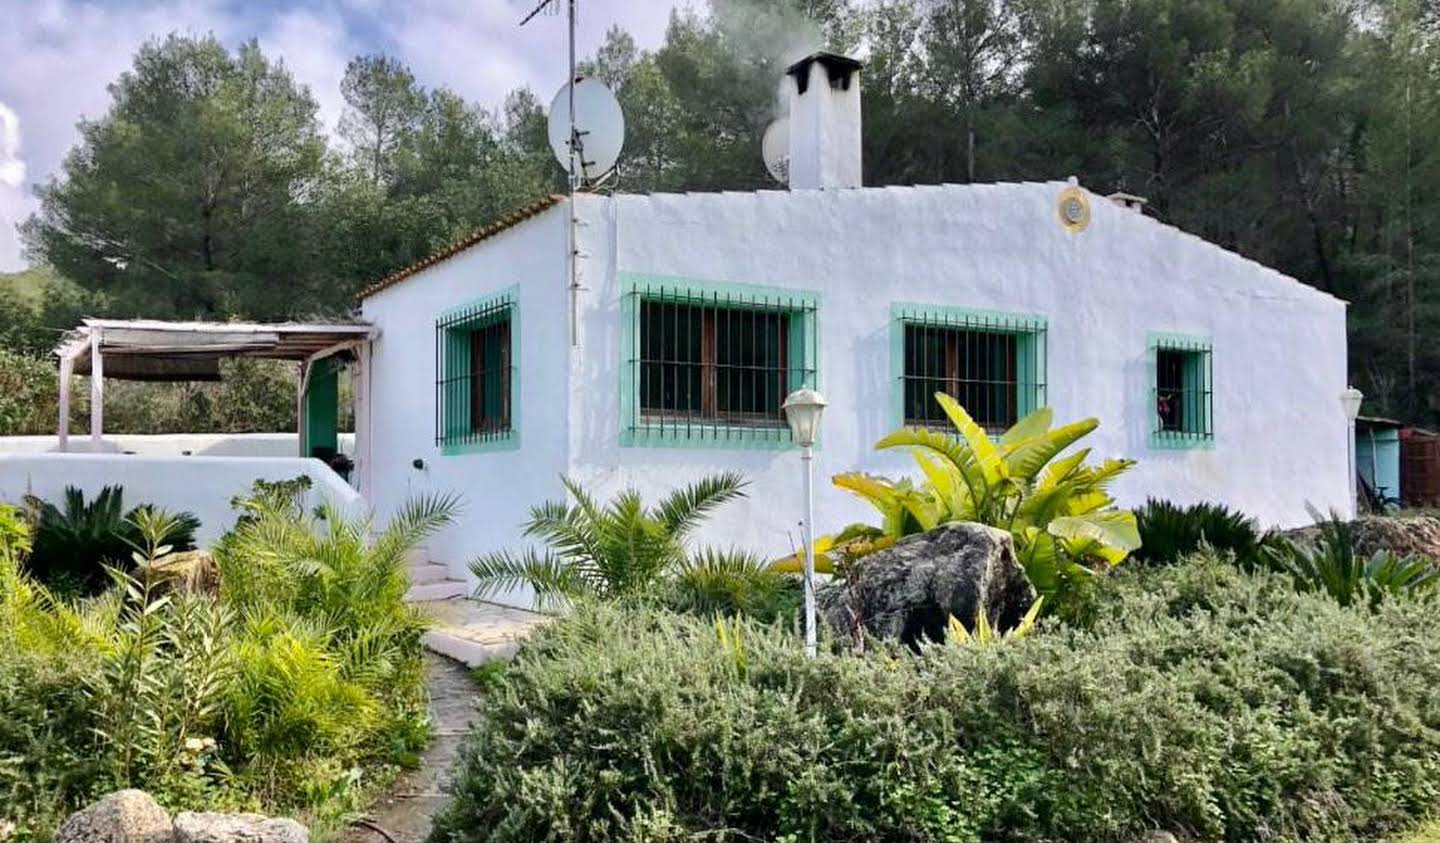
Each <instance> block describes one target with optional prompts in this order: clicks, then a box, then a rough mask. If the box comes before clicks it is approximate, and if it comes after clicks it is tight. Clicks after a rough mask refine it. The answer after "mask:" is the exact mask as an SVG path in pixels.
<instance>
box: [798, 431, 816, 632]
mask: <svg viewBox="0 0 1440 843" xmlns="http://www.w3.org/2000/svg"><path fill="white" fill-rule="evenodd" d="M800 462H801V463H803V464H804V466H805V534H804V541H805V655H807V656H809V657H810V658H812V659H813V658H815V652H816V644H815V526H814V525H815V460H814V452H813V449H812V448H811V447H810V446H809V445H806V446H804V447H803V448H801V449H800Z"/></svg>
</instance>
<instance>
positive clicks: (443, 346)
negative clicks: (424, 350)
mask: <svg viewBox="0 0 1440 843" xmlns="http://www.w3.org/2000/svg"><path fill="white" fill-rule="evenodd" d="M514 308H515V301H514V299H513V297H512V296H511V295H509V294H506V295H502V296H500V297H498V298H494V299H488V300H486V301H484V302H479V303H476V304H475V305H472V306H469V307H464V308H460V309H458V310H454V311H450V312H448V313H446V314H445V315H444V316H442V317H441V319H440V320H439V321H437V322H436V323H435V373H436V381H435V441H436V443H437V444H440V445H465V444H473V443H479V442H488V441H493V440H496V439H502V438H505V437H508V436H510V435H511V433H512V432H513V427H512V410H513V408H512V407H511V384H512V382H513V378H514V377H515V366H514V362H513V356H512V354H511V350H510V336H511V318H512V316H513V313H514Z"/></svg>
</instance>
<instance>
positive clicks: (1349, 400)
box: [1340, 386, 1365, 422]
mask: <svg viewBox="0 0 1440 843" xmlns="http://www.w3.org/2000/svg"><path fill="white" fill-rule="evenodd" d="M1364 400H1365V393H1363V392H1361V391H1360V390H1358V389H1356V388H1355V387H1353V386H1352V387H1350V388H1348V389H1346V390H1345V391H1344V392H1342V393H1340V406H1341V407H1344V408H1345V418H1346V419H1349V420H1350V421H1352V422H1353V421H1355V418H1356V417H1357V416H1359V415H1360V403H1361V402H1362V401H1364Z"/></svg>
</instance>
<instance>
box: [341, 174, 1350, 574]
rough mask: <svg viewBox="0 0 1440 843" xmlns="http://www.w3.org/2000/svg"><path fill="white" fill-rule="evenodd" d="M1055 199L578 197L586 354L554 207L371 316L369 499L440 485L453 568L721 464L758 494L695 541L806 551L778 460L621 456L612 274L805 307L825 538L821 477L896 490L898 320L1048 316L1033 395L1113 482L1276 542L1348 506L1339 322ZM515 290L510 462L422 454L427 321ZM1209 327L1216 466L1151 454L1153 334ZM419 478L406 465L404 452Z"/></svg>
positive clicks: (827, 511)
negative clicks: (812, 330) (716, 287)
mask: <svg viewBox="0 0 1440 843" xmlns="http://www.w3.org/2000/svg"><path fill="white" fill-rule="evenodd" d="M1065 187H1066V185H1065V184H1064V183H1058V182H1057V183H1048V184H1025V185H981V186H970V187H956V186H945V187H917V188H881V189H864V190H840V191H823V192H821V191H796V192H781V191H774V192H761V193H724V194H702V195H656V196H619V197H613V198H612V197H583V198H582V200H581V205H580V211H581V216H582V218H583V222H584V225H583V226H582V227H581V229H580V242H579V250H580V252H581V253H582V255H583V256H584V257H583V258H582V262H581V280H582V283H583V285H584V287H585V291H584V293H583V294H582V298H581V306H582V329H581V345H580V346H579V348H576V349H571V348H570V346H569V344H568V338H567V336H566V313H567V311H566V307H567V304H566V293H565V283H566V279H565V275H564V273H565V270H564V263H563V254H564V248H565V231H564V224H565V213H564V211H565V208H564V206H563V205H561V206H557V207H556V208H555V209H552V210H551V211H548V212H546V213H545V214H543V215H541V216H539V217H536V218H534V219H532V220H530V221H527V222H525V223H522V224H521V225H520V226H518V227H516V228H515V229H512V230H510V231H507V232H505V233H502V234H500V235H498V236H497V237H495V238H493V239H491V240H489V241H486V242H483V243H481V244H479V245H478V246H476V247H474V248H472V249H469V250H467V251H465V252H463V253H461V254H460V255H457V256H455V257H453V258H451V259H449V260H447V261H444V262H442V263H440V264H438V265H436V266H434V267H432V268H430V269H427V270H425V271H424V272H422V273H421V274H420V275H419V276H417V277H415V278H411V279H409V280H406V281H405V282H403V283H401V284H399V285H398V286H396V287H393V288H391V289H389V290H386V291H384V292H381V293H379V294H378V295H376V296H373V297H372V298H370V299H369V300H368V301H367V302H366V303H365V307H364V314H365V316H366V318H368V319H372V320H374V321H375V322H376V324H377V325H378V326H379V327H380V330H381V336H380V339H379V341H378V342H377V344H376V347H375V356H374V366H375V371H374V384H373V386H374V397H375V410H374V424H375V457H376V466H375V471H376V474H375V478H376V482H375V486H376V491H375V500H374V503H375V504H376V506H377V508H378V509H379V510H380V511H381V512H382V513H383V512H385V511H386V510H387V509H388V508H390V507H393V506H394V505H395V504H396V503H398V502H399V501H400V500H403V499H404V497H405V496H406V495H407V494H410V493H412V492H414V491H418V490H422V489H425V490H430V489H434V490H454V491H459V492H461V493H463V494H464V496H465V498H466V503H467V506H468V509H467V512H466V515H465V518H464V520H463V521H462V522H461V524H460V525H459V526H458V527H457V528H455V529H453V530H450V531H448V532H447V533H446V534H445V535H444V536H442V537H440V538H439V539H438V540H437V541H436V542H435V543H434V544H433V545H432V556H433V557H435V558H437V559H438V560H440V561H444V562H447V563H449V564H451V565H452V566H454V567H455V569H456V570H457V572H458V571H459V570H460V569H461V567H462V566H463V561H464V560H465V559H468V558H470V557H471V556H473V555H475V553H477V552H480V551H484V550H490V549H496V548H506V547H509V548H516V547H520V546H523V544H524V543H525V542H524V540H523V538H522V537H521V536H520V533H519V525H520V523H521V522H522V521H523V520H524V518H525V515H526V511H527V510H528V508H529V507H530V506H531V505H533V504H534V503H536V502H538V501H540V500H543V499H545V498H547V497H555V496H558V495H559V493H560V487H559V484H558V482H557V481H556V477H557V475H558V474H559V473H560V472H562V471H566V472H568V473H570V474H571V475H573V476H575V477H576V478H578V479H579V480H581V481H582V482H584V483H586V484H588V485H590V486H591V487H592V488H594V490H595V491H596V492H597V493H599V494H601V495H608V494H611V493H613V492H615V491H617V490H619V489H620V488H623V487H625V486H635V487H637V488H639V489H640V490H641V491H642V492H643V493H644V494H645V495H646V496H647V497H648V498H651V499H654V498H655V497H657V496H659V495H661V494H663V493H664V492H666V491H668V490H669V489H671V488H673V487H674V486H676V485H678V484H681V483H685V482H689V481H692V480H694V479H695V478H697V477H699V476H701V475H703V474H705V473H710V472H715V471H721V470H727V469H737V470H740V471H742V472H744V473H745V474H746V475H747V476H748V477H749V478H750V480H751V487H750V490H749V491H750V497H749V499H748V500H746V501H742V502H739V503H736V504H732V505H731V506H729V507H728V508H727V509H725V510H722V511H721V512H720V514H719V515H718V516H717V517H716V518H715V519H714V520H713V521H712V522H711V524H710V526H709V528H708V529H707V530H706V531H705V533H704V535H703V536H702V537H701V538H702V540H704V541H710V542H714V543H719V544H727V545H728V544H734V545H739V546H744V547H748V548H751V549H754V550H757V551H761V552H765V553H779V552H782V551H785V550H787V549H789V548H791V547H792V546H793V545H794V542H795V541H796V540H797V539H798V535H799V530H798V520H799V518H800V489H801V483H800V473H799V472H800V465H799V460H798V457H797V454H796V452H795V451H793V450H781V451H755V450H731V449H721V448H713V449H711V448H639V447H622V446H620V444H619V440H620V418H619V416H620V409H619V384H620V350H619V343H620V326H619V314H620V288H619V274H620V273H622V272H633V273H651V274H661V275H672V276H681V277H686V278H691V279H695V280H701V281H719V282H727V283H737V284H743V283H750V284H757V285H766V286H772V287H786V288H795V289H800V290H813V291H816V292H817V293H818V294H819V302H820V304H819V331H820V337H821V340H820V384H821V388H822V389H823V391H824V392H825V394H826V396H827V398H828V399H829V400H830V409H829V410H828V411H827V414H826V419H825V426H824V434H823V444H822V447H821V448H820V449H819V450H818V452H817V455H816V474H817V480H818V483H817V489H818V507H817V510H818V511H817V521H818V525H819V527H820V528H822V529H834V528H838V527H840V526H842V525H844V524H846V523H849V522H852V521H856V520H869V519H871V518H872V515H871V512H870V510H869V509H868V507H866V506H865V505H864V504H863V503H861V502H859V501H857V500H855V499H853V498H852V497H850V496H849V495H848V494H846V493H844V492H841V491H839V490H837V489H834V488H833V487H832V486H830V485H829V483H828V478H829V477H830V475H832V474H835V473H837V472H841V471H849V470H855V469H863V470H867V471H873V472H882V473H892V474H893V473H898V472H906V471H909V470H910V466H911V463H910V462H909V458H908V457H907V456H905V455H903V454H899V453H877V452H875V451H874V450H873V447H872V446H873V443H874V442H875V441H876V440H878V439H879V438H880V437H882V436H883V435H885V434H886V433H888V432H890V429H891V424H892V421H891V415H890V413H891V409H890V408H891V389H892V383H891V380H890V372H889V367H890V358H889V355H890V318H891V317H890V305H891V303H892V302H912V303H921V304H933V305H949V306H955V307H964V308H973V309H982V310H996V311H1007V312H1024V313H1036V314H1040V315H1043V316H1045V317H1046V318H1047V319H1048V335H1047V340H1048V355H1047V356H1048V371H1047V383H1048V398H1049V403H1050V404H1051V405H1052V406H1053V407H1054V408H1055V411H1056V413H1057V416H1058V418H1059V419H1060V420H1064V421H1069V420H1073V419H1076V418H1080V417H1084V416H1090V415H1094V416H1098V417H1099V418H1100V419H1101V423H1102V424H1101V428H1100V430H1099V431H1098V432H1097V433H1096V434H1094V435H1093V436H1092V437H1091V438H1090V440H1089V441H1088V442H1087V444H1089V445H1090V446H1092V447H1093V448H1094V451H1095V454H1096V456H1097V457H1105V456H1117V457H1119V456H1125V457H1131V458H1134V459H1137V460H1139V462H1140V465H1139V467H1138V468H1136V469H1135V470H1134V471H1133V472H1132V473H1131V474H1129V475H1128V476H1126V477H1125V478H1124V479H1123V480H1122V481H1121V482H1120V483H1118V484H1117V486H1116V491H1117V493H1118V495H1119V497H1120V499H1121V500H1122V502H1124V503H1129V504H1135V503H1140V502H1141V501H1143V499H1144V498H1145V497H1146V496H1148V495H1154V496H1159V497H1166V498H1171V499H1174V500H1177V501H1182V502H1185V501H1199V500H1218V501H1224V502H1226V503H1229V504H1231V505H1233V506H1236V507H1239V508H1240V509H1242V510H1244V511H1246V512H1248V513H1250V514H1252V515H1254V516H1256V517H1257V518H1259V519H1260V520H1261V521H1263V522H1265V523H1267V524H1296V523H1301V522H1304V521H1306V520H1307V514H1306V508H1305V507H1306V504H1307V503H1310V504H1313V505H1315V506H1316V507H1318V508H1321V509H1327V508H1331V507H1334V508H1337V509H1339V508H1343V507H1344V505H1345V503H1346V501H1345V498H1346V489H1347V482H1346V457H1345V454H1346V450H1345V436H1346V424H1345V421H1344V418H1343V416H1342V414H1341V411H1340V407H1339V398H1338V396H1339V394H1340V392H1341V391H1342V390H1343V389H1344V387H1345V370H1346V365H1345V364H1346V347H1345V305H1344V303H1343V302H1341V301H1339V300H1338V299H1335V298H1332V297H1330V296H1327V295H1324V294H1322V293H1319V292H1317V291H1315V290H1313V289H1311V288H1309V287H1306V286H1304V285H1301V284H1299V283H1298V282H1296V281H1294V280H1292V279H1289V278H1286V277H1284V276H1282V275H1280V274H1278V273H1276V272H1274V271H1271V270H1269V269H1266V268H1264V267H1261V266H1259V265H1258V264H1255V263H1253V262H1250V261H1247V260H1245V259H1243V258H1241V257H1239V256H1237V255H1234V254H1232V253H1229V252H1226V251H1224V250H1222V249H1219V248H1217V247H1215V246H1213V245H1211V244H1208V243H1205V242H1204V241H1201V240H1199V239H1198V238H1195V237H1192V236H1189V235H1187V234H1184V233H1183V232H1180V231H1178V230H1176V229H1173V228H1170V227H1168V226H1165V225H1162V224H1160V223H1158V222H1156V221H1155V220H1153V219H1150V218H1147V217H1144V216H1141V215H1139V214H1137V213H1135V212H1134V211H1130V210H1128V209H1124V208H1121V207H1119V206H1116V205H1113V204H1111V203H1110V202H1108V201H1106V200H1104V199H1101V198H1099V197H1093V196H1092V197H1091V206H1092V210H1093V221H1092V223H1091V225H1090V227H1089V228H1088V229H1087V230H1085V231H1084V232H1082V233H1079V234H1071V233H1069V232H1067V231H1066V230H1065V229H1064V228H1063V227H1062V226H1061V225H1060V222H1059V219H1058V215H1057V210H1056V199H1057V195H1058V193H1059V192H1060V191H1061V190H1062V189H1064V188H1065ZM515 283H518V284H519V285H520V291H521V337H522V351H521V363H520V366H521V372H520V378H521V418H522V422H521V424H522V431H521V448H520V450H518V451H498V452H492V453H481V454H473V455H468V456H459V457H445V456H441V455H440V453H439V451H438V449H437V448H436V446H435V443H434V431H433V415H434V400H435V396H434V390H435V385H434V379H435V378H434V368H435V366H434V321H435V317H436V316H437V315H438V314H439V313H440V312H441V311H443V310H444V309H446V308H449V307H453V306H455V305H457V304H460V303H462V302H464V301H467V300H469V299H472V298H476V297H479V296H482V295H484V294H486V293H489V292H493V291H497V290H500V289H503V288H505V287H507V286H509V285H511V284H515ZM1154 332H1167V333H1185V334H1202V335H1207V336H1209V337H1210V338H1211V340H1212V342H1213V346H1214V351H1213V361H1214V380H1215V383H1214V389H1215V398H1214V403H1215V412H1214V417H1215V427H1216V437H1215V439H1216V441H1215V447H1214V448H1213V449H1209V450H1189V451H1176V450H1155V449H1152V448H1150V447H1149V429H1150V423H1151V418H1152V413H1153V403H1152V401H1151V398H1150V390H1151V386H1152V385H1151V384H1150V383H1149V377H1150V373H1149V366H1148V359H1149V357H1148V355H1149V349H1148V337H1149V334H1151V333H1154ZM417 457H419V458H422V459H424V460H425V462H426V465H427V468H426V470H424V471H415V470H414V469H412V468H410V462H411V460H412V459H414V458H417Z"/></svg>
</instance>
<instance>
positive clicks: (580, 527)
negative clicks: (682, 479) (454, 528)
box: [470, 472, 775, 609]
mask: <svg viewBox="0 0 1440 843" xmlns="http://www.w3.org/2000/svg"><path fill="white" fill-rule="evenodd" d="M561 482H562V483H563V484H564V486H565V491H566V492H567V493H568V494H569V498H570V500H559V501H547V502H545V503H542V504H540V505H539V506H536V507H532V508H531V510H530V519H529V521H528V522H527V524H526V526H525V534H526V535H528V536H534V537H536V538H538V539H540V540H541V541H542V542H543V543H544V544H545V549H544V550H536V549H534V548H530V549H526V550H524V551H522V552H519V553H514V552H511V551H497V552H495V553H490V554H487V555H485V556H481V557H479V558H478V559H475V560H474V561H472V562H471V563H470V571H471V573H472V574H474V575H475V578H476V579H477V580H478V581H479V583H478V585H477V587H476V595H477V596H479V597H481V598H484V597H489V596H492V595H495V594H501V593H504V592H507V591H511V590H514V589H517V588H529V589H531V590H532V591H533V592H534V594H535V600H536V603H537V604H538V605H539V606H541V607H544V608H558V607H563V606H566V605H569V604H571V603H574V602H575V601H577V600H581V599H586V598H598V599H616V598H625V597H637V596H659V595H660V592H661V590H662V589H663V588H675V587H678V588H681V589H687V590H690V592H691V594H690V597H689V598H683V597H682V598H681V599H680V603H681V604H682V605H685V604H687V602H689V600H690V599H691V598H693V602H695V603H696V608H700V609H703V608H705V607H706V606H709V605H713V604H714V602H715V600H716V599H717V597H718V595H719V594H720V593H724V594H727V595H729V597H727V600H730V601H731V602H734V597H735V595H736V594H740V593H743V592H744V591H745V589H746V584H747V583H754V584H757V587H762V588H768V587H769V586H770V585H771V580H772V578H774V576H775V575H774V574H772V573H770V572H768V571H766V570H765V568H764V566H763V565H761V564H759V563H758V562H757V561H755V560H750V559H737V558H734V557H735V555H734V554H729V553H724V552H719V551H713V550H706V551H702V552H700V553H697V554H694V555H692V554H691V553H690V551H689V550H688V548H687V547H686V540H687V539H688V538H689V536H690V535H691V533H693V532H694V530H695V528H696V527H697V526H698V525H699V524H700V522H701V521H703V520H704V519H705V517H706V516H708V515H709V514H710V513H711V512H713V511H714V510H715V508H716V507H719V506H720V505H722V504H724V503H726V502H728V501H732V500H734V499H736V498H739V497H742V496H743V495H744V487H745V482H744V481H743V480H742V479H741V478H740V475H738V474H735V473H733V472H726V473H724V474H717V475H713V476H711V477H706V478H703V479H701V480H700V481H698V482H696V483H693V484H691V485H689V486H685V487H683V488H680V489H677V490H675V491H674V492H672V493H671V494H670V495H669V496H667V497H666V498H665V499H664V500H662V501H660V503H659V504H657V505H655V506H646V505H645V502H644V500H643V499H642V498H641V496H640V493H639V492H638V491H636V490H634V489H626V490H624V491H622V492H620V493H619V494H618V495H616V496H615V497H614V498H612V499H611V500H610V501H609V502H607V503H605V504H603V505H602V504H601V503H600V502H598V501H596V500H595V498H594V497H592V496H591V495H590V493H589V492H587V491H586V490H585V489H584V488H583V487H581V486H580V484H578V483H576V482H575V481H574V480H571V479H570V478H568V477H562V478H561ZM571 501H573V503H572V502H571Z"/></svg>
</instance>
